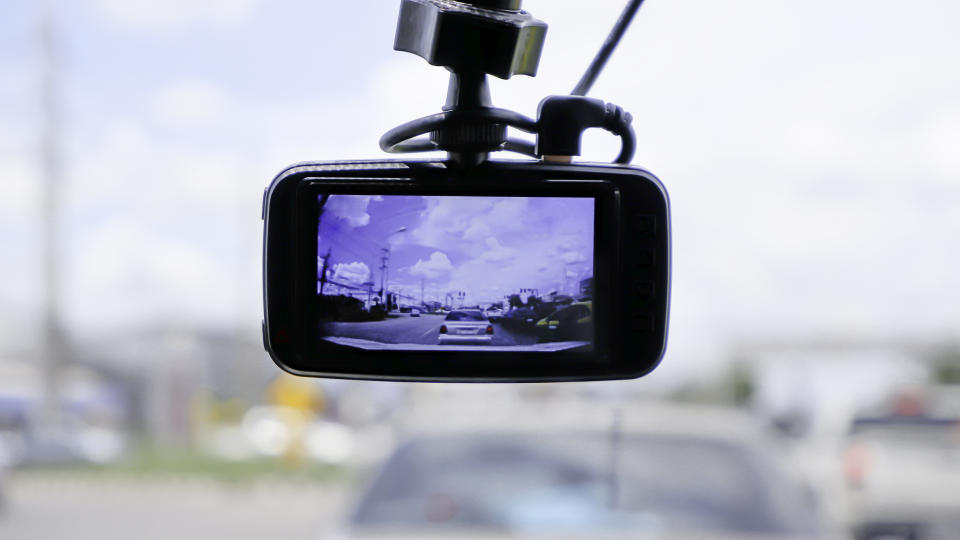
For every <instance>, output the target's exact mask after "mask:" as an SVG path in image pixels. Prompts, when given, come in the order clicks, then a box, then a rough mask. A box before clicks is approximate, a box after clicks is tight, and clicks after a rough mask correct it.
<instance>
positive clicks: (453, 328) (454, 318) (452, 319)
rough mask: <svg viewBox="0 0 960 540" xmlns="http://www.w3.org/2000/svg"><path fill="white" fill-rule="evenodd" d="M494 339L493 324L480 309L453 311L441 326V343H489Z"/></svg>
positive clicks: (439, 339)
mask: <svg viewBox="0 0 960 540" xmlns="http://www.w3.org/2000/svg"><path fill="white" fill-rule="evenodd" d="M491 341H493V325H492V324H490V320H489V319H488V318H487V316H486V315H484V313H483V312H482V311H480V310H479V309H458V310H455V311H451V312H450V313H449V314H448V315H447V316H446V318H445V319H444V321H443V325H441V326H440V336H439V338H438V342H439V343H440V345H453V344H467V345H489V344H490V342H491Z"/></svg>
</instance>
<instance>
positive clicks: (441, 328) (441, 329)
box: [440, 325, 447, 334]
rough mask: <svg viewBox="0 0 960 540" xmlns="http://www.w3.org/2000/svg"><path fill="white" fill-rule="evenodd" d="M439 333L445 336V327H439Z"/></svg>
mask: <svg viewBox="0 0 960 540" xmlns="http://www.w3.org/2000/svg"><path fill="white" fill-rule="evenodd" d="M440 333H441V334H446V333H447V325H443V326H441V327H440Z"/></svg>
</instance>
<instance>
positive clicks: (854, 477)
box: [844, 416, 960, 540]
mask: <svg viewBox="0 0 960 540" xmlns="http://www.w3.org/2000/svg"><path fill="white" fill-rule="evenodd" d="M844 473H845V476H846V483H847V488H848V497H849V501H848V502H849V504H850V512H851V520H852V523H851V525H852V526H853V529H854V532H855V534H856V536H857V538H861V539H868V538H885V539H890V538H904V539H917V540H931V539H937V540H939V539H946V538H951V539H954V538H960V496H958V493H960V418H931V417H926V416H889V417H869V418H868V417H861V418H856V419H854V420H853V422H852V424H851V428H850V434H849V438H848V441H847V446H846V450H845V452H844Z"/></svg>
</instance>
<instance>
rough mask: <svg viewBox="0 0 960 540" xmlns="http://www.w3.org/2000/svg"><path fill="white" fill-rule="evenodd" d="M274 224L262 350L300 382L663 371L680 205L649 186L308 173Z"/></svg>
mask: <svg viewBox="0 0 960 540" xmlns="http://www.w3.org/2000/svg"><path fill="white" fill-rule="evenodd" d="M263 217H264V220H265V226H264V269H263V271H264V310H265V319H264V344H265V347H266V349H267V350H268V351H269V353H270V355H271V357H272V358H273V360H274V361H275V362H276V363H277V364H278V365H279V366H280V367H282V368H283V369H285V370H287V371H289V372H291V373H294V374H298V375H312V376H323V377H334V378H362V379H379V380H417V381H449V382H456V381H464V382H468V381H471V382H482V381H503V382H506V381H517V382H519V381H565V380H595V379H618V378H633V377H639V376H641V375H644V374H646V373H648V372H649V371H651V370H652V369H654V367H656V365H657V364H658V363H659V361H660V359H661V357H662V356H663V354H664V350H665V347H666V338H667V320H668V306H669V294H670V280H669V276H670V212H669V201H668V197H667V193H666V190H665V189H664V187H663V185H662V184H661V183H660V181H659V180H658V179H657V178H656V177H655V176H654V175H653V174H651V173H650V172H648V171H646V170H644V169H641V168H636V167H630V166H624V165H608V164H554V163H548V162H528V161H502V162H493V161H487V162H484V163H482V164H479V165H477V166H471V167H457V166H453V164H451V163H450V162H439V161H390V160H386V161H360V162H356V161H355V162H326V163H323V162H318V163H303V164H298V165H294V166H291V167H289V168H287V169H286V170H284V171H283V172H281V173H280V174H279V175H278V176H277V177H276V178H275V179H274V181H273V182H272V184H271V185H270V186H269V188H268V189H267V190H266V192H265V195H264V208H263Z"/></svg>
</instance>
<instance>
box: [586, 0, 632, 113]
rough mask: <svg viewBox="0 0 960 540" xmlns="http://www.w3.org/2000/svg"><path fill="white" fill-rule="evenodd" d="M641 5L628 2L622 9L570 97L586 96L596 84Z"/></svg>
mask: <svg viewBox="0 0 960 540" xmlns="http://www.w3.org/2000/svg"><path fill="white" fill-rule="evenodd" d="M641 4H643V0H630V3H628V4H627V7H625V8H624V9H623V13H621V14H620V18H619V19H618V20H617V24H615V25H614V27H613V29H612V30H610V35H608V36H607V40H606V41H605V42H604V43H603V47H601V48H600V51H599V52H598V53H597V56H595V57H594V58H593V62H591V63H590V67H588V68H587V71H585V72H584V74H583V77H581V78H580V82H578V83H577V86H576V87H575V88H574V89H573V92H570V93H571V94H572V95H574V96H585V95H587V92H589V91H590V88H592V87H593V83H594V82H596V80H597V77H598V76H599V75H600V72H601V71H603V68H604V66H606V65H607V61H608V60H610V56H611V55H612V54H613V50H614V49H616V48H617V45H618V44H619V43H620V39H622V38H623V34H625V33H626V31H627V28H628V27H629V26H630V23H631V22H632V21H633V16H634V15H636V14H637V11H638V10H639V9H640V5H641Z"/></svg>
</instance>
